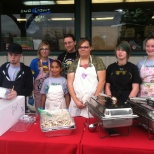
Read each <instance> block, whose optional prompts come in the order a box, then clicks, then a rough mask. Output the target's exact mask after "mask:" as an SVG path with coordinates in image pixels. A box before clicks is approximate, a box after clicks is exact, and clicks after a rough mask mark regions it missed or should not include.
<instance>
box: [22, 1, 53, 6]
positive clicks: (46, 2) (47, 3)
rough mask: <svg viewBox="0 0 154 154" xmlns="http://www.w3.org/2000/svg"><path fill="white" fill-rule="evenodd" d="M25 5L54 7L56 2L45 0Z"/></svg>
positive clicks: (27, 2)
mask: <svg viewBox="0 0 154 154" xmlns="http://www.w3.org/2000/svg"><path fill="white" fill-rule="evenodd" d="M23 4H24V5H32V6H33V5H53V4H55V2H54V1H43V0H41V1H35V0H34V1H28V0H27V1H24V2H23Z"/></svg>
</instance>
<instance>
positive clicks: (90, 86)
mask: <svg viewBox="0 0 154 154" xmlns="http://www.w3.org/2000/svg"><path fill="white" fill-rule="evenodd" d="M77 48H78V52H79V56H80V57H79V58H78V59H76V60H75V61H74V62H73V63H72V64H71V66H70V67H69V70H68V75H67V79H68V80H67V81H68V89H69V93H70V95H71V102H70V106H69V112H70V114H71V116H83V117H86V118H88V117H89V114H88V108H87V106H86V102H87V101H89V100H90V97H91V96H92V95H94V96H98V94H99V93H101V92H102V91H103V89H104V84H105V77H106V68H105V65H104V63H103V61H102V60H101V59H100V58H98V57H95V56H91V53H90V52H91V50H92V45H91V42H90V40H88V39H86V38H85V39H81V40H80V41H79V42H78V45H77Z"/></svg>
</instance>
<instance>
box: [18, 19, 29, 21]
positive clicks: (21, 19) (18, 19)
mask: <svg viewBox="0 0 154 154" xmlns="http://www.w3.org/2000/svg"><path fill="white" fill-rule="evenodd" d="M17 21H27V19H17Z"/></svg>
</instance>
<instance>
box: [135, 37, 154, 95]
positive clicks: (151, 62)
mask: <svg viewBox="0 0 154 154" xmlns="http://www.w3.org/2000/svg"><path fill="white" fill-rule="evenodd" d="M145 52H146V54H147V57H146V58H143V59H142V60H140V61H139V62H138V64H137V67H138V69H139V71H140V77H141V80H142V84H141V85H140V92H139V97H154V36H149V37H148V38H147V39H146V42H145Z"/></svg>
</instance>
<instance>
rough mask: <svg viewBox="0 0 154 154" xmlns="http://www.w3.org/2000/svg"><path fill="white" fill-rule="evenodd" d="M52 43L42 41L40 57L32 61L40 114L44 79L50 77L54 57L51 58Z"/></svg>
mask: <svg viewBox="0 0 154 154" xmlns="http://www.w3.org/2000/svg"><path fill="white" fill-rule="evenodd" d="M49 54H50V44H49V42H47V41H42V42H41V43H40V45H39V47H38V58H34V59H33V60H32V61H31V63H30V68H31V70H32V73H33V77H34V100H35V108H36V113H37V114H39V112H38V108H39V107H40V105H41V104H40V103H41V95H40V90H41V87H42V83H43V81H44V80H45V79H46V78H47V77H49V72H50V63H51V61H52V59H50V58H49Z"/></svg>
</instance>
